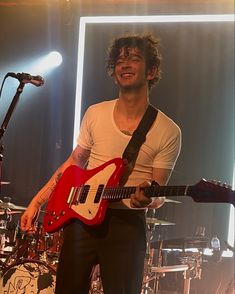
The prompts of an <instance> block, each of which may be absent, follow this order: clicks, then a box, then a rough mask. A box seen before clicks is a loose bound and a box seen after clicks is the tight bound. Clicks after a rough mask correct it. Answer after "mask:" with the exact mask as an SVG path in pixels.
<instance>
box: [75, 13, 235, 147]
mask: <svg viewBox="0 0 235 294" xmlns="http://www.w3.org/2000/svg"><path fill="white" fill-rule="evenodd" d="M234 19H235V15H234V14H204V15H144V16H143V15H142V16H139V15H138V16H94V17H92V16H91V17H81V18H80V27H79V40H78V58H77V60H78V62H77V85H76V102H75V115H74V135H73V147H75V146H76V144H77V136H78V133H79V129H80V120H81V101H82V83H83V59H84V44H85V33H86V24H90V23H107V24H109V23H158V22H234Z"/></svg>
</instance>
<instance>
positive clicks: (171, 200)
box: [164, 198, 182, 204]
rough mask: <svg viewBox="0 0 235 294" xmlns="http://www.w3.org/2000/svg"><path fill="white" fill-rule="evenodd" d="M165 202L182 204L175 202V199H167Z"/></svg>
mask: <svg viewBox="0 0 235 294" xmlns="http://www.w3.org/2000/svg"><path fill="white" fill-rule="evenodd" d="M164 202H165V203H177V204H180V203H182V202H181V201H178V200H173V199H170V198H165V200H164Z"/></svg>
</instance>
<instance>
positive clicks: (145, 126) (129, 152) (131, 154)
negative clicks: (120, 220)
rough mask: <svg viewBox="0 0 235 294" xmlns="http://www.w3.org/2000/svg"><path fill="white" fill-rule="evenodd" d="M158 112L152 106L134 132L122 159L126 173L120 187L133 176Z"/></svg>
mask: <svg viewBox="0 0 235 294" xmlns="http://www.w3.org/2000/svg"><path fill="white" fill-rule="evenodd" d="M157 113H158V110H157V109H156V108H155V107H154V106H153V105H151V104H149V106H148V108H147V109H146V111H145V113H144V116H143V117H142V119H141V121H140V123H139V125H138V127H137V129H136V130H135V131H134V133H133V135H132V137H131V139H130V141H129V143H128V145H127V147H126V149H125V150H124V152H123V155H122V159H123V163H124V165H125V169H124V173H123V174H122V176H121V178H120V181H119V185H120V186H124V185H125V183H126V181H127V179H128V177H129V175H130V174H131V172H132V170H133V168H134V166H135V162H136V159H137V156H138V153H139V150H140V147H141V145H142V144H143V143H144V142H145V140H146V135H147V133H148V131H149V129H150V128H151V126H152V124H153V122H154V120H155V118H156V116H157Z"/></svg>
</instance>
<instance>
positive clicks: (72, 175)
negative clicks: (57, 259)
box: [43, 158, 235, 233]
mask: <svg viewBox="0 0 235 294" xmlns="http://www.w3.org/2000/svg"><path fill="white" fill-rule="evenodd" d="M123 169H124V166H123V161H122V159H121V158H115V159H112V160H110V161H108V162H106V163H104V164H102V165H101V166H99V167H97V168H95V169H92V170H83V169H81V168H79V167H77V166H76V165H71V166H69V167H68V168H67V169H66V170H65V171H64V173H63V175H62V176H61V178H60V179H59V181H58V183H57V185H56V187H55V189H54V191H53V192H52V194H51V196H50V199H49V202H48V205H47V208H46V211H45V215H44V219H43V226H44V229H45V231H46V232H49V233H52V232H55V231H57V230H59V229H60V228H62V227H63V226H65V225H66V224H67V223H68V222H69V221H70V220H71V219H73V218H78V219H80V220H81V221H82V222H84V223H86V224H88V225H97V224H100V223H101V222H102V221H103V218H104V216H105V212H106V209H107V207H108V204H109V203H110V201H117V200H121V199H127V198H130V195H131V194H133V193H134V192H135V190H136V187H118V182H119V179H120V177H121V175H122V173H123ZM143 189H144V192H145V194H146V195H147V196H149V197H157V196H159V197H160V196H186V195H187V196H191V197H192V198H193V199H194V201H196V202H226V203H231V204H233V205H234V204H235V191H232V190H231V189H230V188H228V187H227V186H220V185H218V184H214V183H210V182H207V181H205V180H201V181H200V182H199V183H197V184H196V185H193V186H159V185H158V184H156V183H154V182H153V184H152V185H151V186H150V187H146V188H143Z"/></svg>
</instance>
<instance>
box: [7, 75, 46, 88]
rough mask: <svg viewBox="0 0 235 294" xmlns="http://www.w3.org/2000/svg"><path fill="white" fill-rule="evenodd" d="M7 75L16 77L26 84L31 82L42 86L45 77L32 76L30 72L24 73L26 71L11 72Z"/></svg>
mask: <svg viewBox="0 0 235 294" xmlns="http://www.w3.org/2000/svg"><path fill="white" fill-rule="evenodd" d="M7 76H8V77H12V78H15V79H17V80H19V81H20V82H23V83H25V84H27V83H30V84H32V85H34V86H36V87H40V86H42V85H43V84H44V79H43V78H42V77H41V76H31V75H30V74H28V73H24V72H22V73H14V72H9V73H8V74H7Z"/></svg>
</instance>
